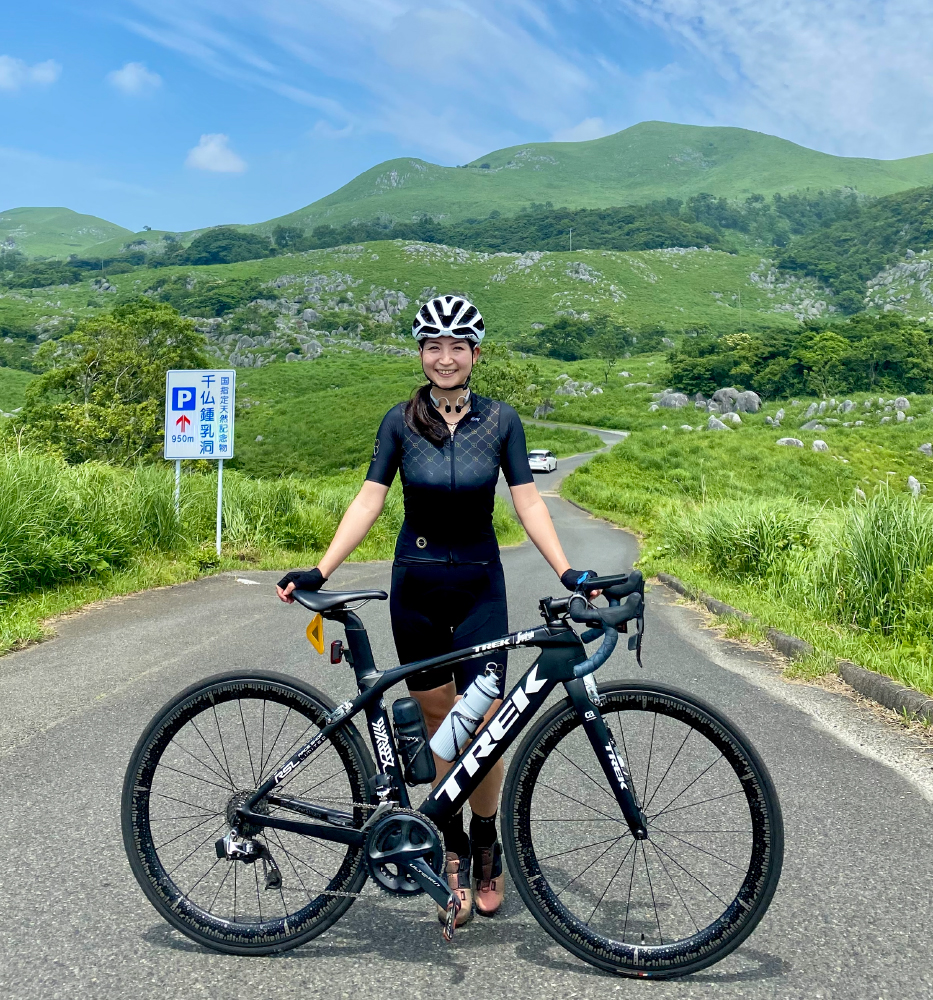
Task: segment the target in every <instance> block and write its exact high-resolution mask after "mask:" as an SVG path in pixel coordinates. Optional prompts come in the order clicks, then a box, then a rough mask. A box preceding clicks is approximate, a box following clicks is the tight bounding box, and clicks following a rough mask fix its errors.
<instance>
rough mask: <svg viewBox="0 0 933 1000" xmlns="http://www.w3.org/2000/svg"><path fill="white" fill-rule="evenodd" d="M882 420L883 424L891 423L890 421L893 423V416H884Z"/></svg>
mask: <svg viewBox="0 0 933 1000" xmlns="http://www.w3.org/2000/svg"><path fill="white" fill-rule="evenodd" d="M880 422H881V423H882V424H889V423H891V418H890V417H882V418H881V421H880Z"/></svg>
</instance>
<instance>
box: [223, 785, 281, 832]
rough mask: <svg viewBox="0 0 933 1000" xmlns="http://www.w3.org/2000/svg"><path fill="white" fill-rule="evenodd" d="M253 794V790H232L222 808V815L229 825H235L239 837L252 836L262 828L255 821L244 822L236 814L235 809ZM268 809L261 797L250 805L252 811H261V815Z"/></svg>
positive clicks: (241, 805) (268, 810) (266, 812)
mask: <svg viewBox="0 0 933 1000" xmlns="http://www.w3.org/2000/svg"><path fill="white" fill-rule="evenodd" d="M253 794H254V792H253V791H248V792H234V793H233V795H231V796H230V798H229V799H228V800H227V805H226V807H225V809H224V816H225V818H226V820H227V822H228V823H229V824H230V826H231V827H235V828H236V829H237V830H238V831H239V833H240V836H241V837H254V836H255V835H256V834H257V833H259V832H260V831H261V829H262V827H260V826H257V825H256V824H255V823H249V822H245V821H244V820H241V819H240V818H239V816H237V810H238V809H241V808H242V807H243V806H245V805H246V802H247V800H248V799H249V798H250V796H251V795H253ZM270 811H271V810H270V808H269V803H268V802H266V800H265V799H261V800H260V801H259V802H257V803H256V805H254V806H253V807H252V812H255V813H261V814H262V815H263V816H268V815H269V813H270Z"/></svg>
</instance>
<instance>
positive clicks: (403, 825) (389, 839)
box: [364, 808, 460, 941]
mask: <svg viewBox="0 0 933 1000" xmlns="http://www.w3.org/2000/svg"><path fill="white" fill-rule="evenodd" d="M374 819H375V822H373V823H372V825H371V826H370V827H369V832H368V834H367V836H366V843H365V847H364V850H365V854H366V864H367V865H368V867H369V874H370V875H371V876H372V878H373V881H375V882H376V883H377V884H379V885H381V886H382V887H383V888H384V889H387V890H388V891H389V892H394V893H396V894H398V895H401V896H413V895H415V894H417V893H419V892H426V893H427V894H428V895H429V896H430V897H431V898H432V899H433V900H434V901H435V902H436V903H437V904H438V905H439V906H440V907H442V908H443V909H444V910H445V911H446V913H447V917H446V920H445V923H444V940H445V941H451V940H452V939H453V936H454V925H455V923H456V920H457V913H458V911H459V910H460V897H459V896H458V895H457V893H456V892H451V889H450V886H448V884H447V881H446V879H445V878H444V876H443V874H442V872H443V865H444V849H443V846H442V844H441V835H440V831H439V830H438V829H437V827H436V826H435V825H434V824H433V823H432V822H431V820H429V819H428V818H427V816H425V815H424V814H423V813H420V812H416V811H415V810H413V809H402V808H393V809H391V810H390V811H389V812H387V813H385V814H384V815H383V816H381V817H379V818H375V817H374Z"/></svg>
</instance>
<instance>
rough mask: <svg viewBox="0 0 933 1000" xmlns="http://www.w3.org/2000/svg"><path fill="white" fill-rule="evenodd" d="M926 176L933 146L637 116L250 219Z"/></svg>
mask: <svg viewBox="0 0 933 1000" xmlns="http://www.w3.org/2000/svg"><path fill="white" fill-rule="evenodd" d="M928 184H933V154H928V155H924V156H914V157H909V158H907V159H902V160H871V159H865V158H857V157H841V156H830V155H829V154H827V153H820V152H817V151H816V150H812V149H806V148H805V147H803V146H798V145H796V144H795V143H792V142H788V141H787V140H786V139H780V138H778V137H776V136H771V135H765V134H764V133H761V132H750V131H748V130H746V129H739V128H709V127H704V126H697V125H674V124H670V123H668V122H642V123H641V124H639V125H633V126H632V127H631V128H627V129H625V130H623V131H622V132H617V133H616V134H615V135H609V136H605V137H604V138H602V139H592V140H589V141H587V142H537V143H526V144H524V145H521V146H512V147H509V148H508V149H500V150H496V151H495V152H492V153H489V154H487V155H486V156H483V157H480V158H479V159H478V160H475V161H474V162H473V163H470V164H467V165H466V166H465V167H440V166H437V165H436V164H432V163H426V162H425V161H424V160H419V159H414V158H408V157H406V158H400V159H395V160H387V161H386V162H385V163H380V164H378V165H377V166H375V167H372V168H371V169H370V170H367V171H365V172H364V173H362V174H360V175H359V176H358V177H355V178H354V179H353V180H352V181H350V183H349V184H345V185H344V186H343V187H342V188H340V189H339V190H337V191H334V192H333V193H332V194H329V195H327V196H326V197H324V198H321V199H320V200H319V201H316V202H313V203H312V204H311V205H308V206H306V207H305V208H302V209H299V210H298V211H297V212H292V213H291V214H289V215H285V216H282V217H281V218H278V219H272V220H270V221H269V222H266V223H261V224H259V225H256V226H254V227H252V228H254V229H257V230H260V231H263V232H265V231H269V232H271V230H272V228H273V227H274V226H275V225H278V224H282V225H297V226H302V227H308V226H312V225H318V224H321V223H330V224H335V225H336V224H340V223H345V222H350V221H352V220H354V219H372V218H375V217H377V216H380V215H388V216H390V217H392V218H396V219H410V218H411V217H412V216H415V215H418V214H420V213H424V212H426V213H429V214H431V215H441V216H444V217H445V218H449V219H451V220H458V219H464V218H469V217H471V216H475V217H479V218H483V217H485V216H487V215H488V214H489V212H490V211H493V210H498V211H500V212H502V213H503V214H513V213H514V212H516V211H518V210H519V209H520V208H523V207H525V206H527V205H528V204H529V202H539V203H540V202H548V201H551V202H553V203H554V204H555V205H567V206H570V207H574V208H599V207H606V206H610V205H624V204H639V203H645V202H649V201H653V200H655V199H659V198H667V197H672V198H686V197H689V196H690V195H693V194H699V193H700V192H709V193H711V194H715V195H720V196H723V197H726V198H745V197H746V196H748V195H749V194H754V193H761V194H766V195H767V194H773V193H775V192H781V193H787V192H790V191H800V190H803V189H805V188H811V189H821V188H822V189H830V188H839V187H848V188H854V189H856V190H858V191H859V192H861V193H862V194H867V195H885V194H891V193H893V192H896V191H903V190H906V189H908V188H912V187H919V186H922V185H928Z"/></svg>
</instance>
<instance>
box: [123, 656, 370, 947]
mask: <svg viewBox="0 0 933 1000" xmlns="http://www.w3.org/2000/svg"><path fill="white" fill-rule="evenodd" d="M332 709H333V703H332V702H331V701H330V700H329V699H327V698H326V697H325V696H324V695H322V694H321V693H320V692H318V691H316V690H315V689H314V688H312V687H311V686H310V685H307V684H304V683H302V682H301V681H298V680H296V679H295V678H291V677H285V676H283V675H280V674H273V673H264V672H256V673H248V674H220V675H217V676H215V677H211V678H208V679H207V680H206V681H203V682H202V683H199V684H197V685H194V686H192V687H190V688H188V689H187V690H186V691H183V692H182V693H181V694H180V695H178V697H176V698H175V699H173V700H172V701H171V702H169V704H168V705H166V706H165V708H163V709H162V711H161V712H159V714H158V715H157V716H156V717H155V718H154V719H153V721H152V722H151V723H150V724H149V727H148V728H147V729H146V731H145V732H144V733H143V735H142V737H141V738H140V740H139V743H138V744H137V745H136V749H135V750H134V752H133V756H132V758H131V759H130V763H129V766H128V768H127V772H126V779H125V781H124V786H123V803H122V825H123V840H124V845H125V847H126V852H127V856H128V857H129V861H130V865H131V867H132V869H133V874H134V875H135V876H136V878H137V880H138V881H139V884H140V885H141V886H142V888H143V891H144V892H145V894H146V896H147V897H148V898H149V900H150V901H151V902H152V904H153V905H154V906H155V908H156V909H157V910H158V911H159V913H161V915H162V916H163V917H165V919H166V920H167V921H168V922H169V923H170V924H172V926H173V927H176V928H177V929H178V930H180V931H182V933H184V934H187V935H188V937H190V938H192V939H194V940H195V941H197V942H199V943H200V944H203V945H206V946H207V947H209V948H213V949H215V950H217V951H222V952H227V953H231V954H239V955H244V954H253V955H257V954H259V955H261V954H268V953H270V952H276V951H284V950H286V949H288V948H294V947H295V946H296V945H299V944H301V943H302V942H304V941H307V940H309V939H310V938H312V937H315V936H316V935H318V934H320V933H321V932H322V931H323V930H325V929H326V928H327V927H329V926H330V925H331V924H332V923H333V922H334V921H335V920H337V919H338V917H340V916H341V915H342V914H343V913H344V912H345V911H346V910H347V908H348V907H349V906H350V905H351V904H352V902H353V897H352V895H347V894H349V893H356V892H358V891H359V890H360V889H361V888H362V885H363V883H364V882H365V881H366V877H367V869H366V864H365V859H364V856H363V850H362V848H361V847H348V846H345V845H343V844H340V843H333V842H329V841H324V840H320V839H318V838H312V837H306V836H303V835H300V834H295V833H290V832H287V831H283V830H274V829H271V828H268V827H266V828H264V829H262V830H247V831H243V830H241V831H240V833H241V834H243V835H244V836H248V837H250V838H251V839H252V840H253V842H254V844H256V845H258V846H259V847H260V848H261V849H264V852H266V853H265V854H264V857H269V856H271V858H272V862H270V863H268V864H267V862H266V861H265V860H264V858H259V859H253V861H252V863H247V862H245V861H240V860H237V861H232V860H229V859H227V858H226V857H218V854H217V852H216V850H215V843H216V842H217V841H218V840H219V839H220V838H222V837H224V836H225V835H226V834H227V833H228V832H229V831H230V829H231V825H230V824H231V820H232V818H233V817H234V816H235V811H236V807H237V805H239V804H240V803H241V802H242V801H243V799H245V798H246V797H247V796H248V795H249V794H250V792H251V791H253V790H255V789H256V788H257V787H258V786H259V785H260V784H261V783H262V781H263V780H265V779H266V778H267V777H268V776H269V775H270V774H273V773H275V771H276V769H277V768H278V767H279V766H281V764H282V763H283V762H284V761H285V760H287V759H288V757H289V756H290V755H291V754H292V753H294V752H295V750H297V749H298V748H299V747H300V746H302V745H303V744H304V743H306V742H308V741H309V740H311V739H312V738H313V737H314V736H315V735H317V733H318V732H319V731H320V729H321V728H322V727H323V726H324V724H325V719H326V715H327V713H329V712H330V711H331V710H332ZM372 774H373V765H372V761H371V759H370V757H369V754H368V753H367V751H366V748H365V746H364V744H363V742H362V740H361V739H360V736H359V733H358V732H357V730H356V729H355V728H354V727H353V726H352V725H348V726H345V727H343V728H342V729H340V730H337V731H336V732H335V733H333V734H332V735H331V736H330V738H329V739H328V740H327V741H326V742H325V743H324V744H323V746H321V747H320V748H318V750H316V751H315V752H314V753H313V754H312V755H311V756H310V757H309V758H308V759H307V760H306V761H304V762H303V763H302V764H301V765H300V766H299V767H297V768H296V769H295V770H294V771H293V772H292V773H291V774H289V775H288V777H287V778H286V779H285V780H284V781H282V782H280V784H279V785H277V786H276V789H275V792H276V794H278V795H283V796H289V797H291V798H293V799H300V800H302V801H304V802H310V803H313V804H314V805H316V806H320V807H323V808H327V809H336V810H340V811H341V812H343V813H345V814H347V813H349V814H352V817H353V825H354V826H356V827H361V826H362V825H363V823H364V822H365V820H366V816H367V814H368V810H366V809H365V808H363V806H365V805H366V804H368V803H369V802H370V790H369V789H370V785H369V779H370V778H371V777H372ZM256 808H257V811H259V812H264V813H266V814H271V815H282V816H285V817H287V818H289V819H298V820H302V819H304V820H305V821H307V817H303V816H300V815H296V813H295V812H294V811H289V810H287V809H284V808H282V807H280V806H278V805H274V804H272V803H269V802H266V801H263V802H261V803H260V804H259V805H258V806H257V807H256ZM275 866H277V867H278V870H279V873H280V876H281V877H280V879H278V880H277V879H276V878H275V877H274V875H273V877H271V878H268V879H267V876H268V874H269V871H270V870H274V867H275ZM277 881H278V883H279V884H275V883H276V882H277ZM270 883H271V886H270V888H267V887H266V886H267V884H270Z"/></svg>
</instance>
